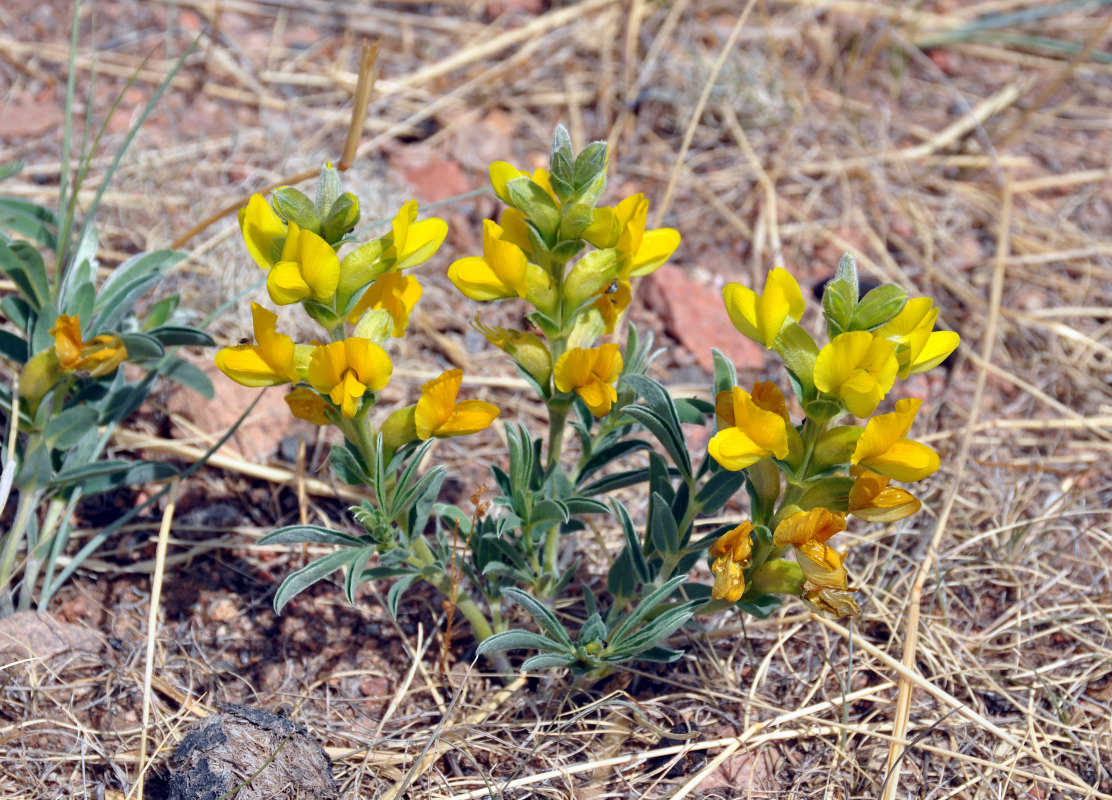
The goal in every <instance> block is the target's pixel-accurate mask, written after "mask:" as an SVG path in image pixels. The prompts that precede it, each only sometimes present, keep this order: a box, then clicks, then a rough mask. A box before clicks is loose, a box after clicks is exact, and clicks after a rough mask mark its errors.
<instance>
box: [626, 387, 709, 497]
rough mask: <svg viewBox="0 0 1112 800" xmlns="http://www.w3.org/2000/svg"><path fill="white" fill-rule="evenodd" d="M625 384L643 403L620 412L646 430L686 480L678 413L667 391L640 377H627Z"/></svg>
mask: <svg viewBox="0 0 1112 800" xmlns="http://www.w3.org/2000/svg"><path fill="white" fill-rule="evenodd" d="M626 381H627V382H628V383H629V385H630V386H632V387H633V389H634V391H636V392H637V394H638V395H639V396H640V397H641V398H642V399H643V400H644V401H645V406H626V407H625V408H623V409H622V411H623V412H624V413H626V414H628V415H629V416H631V417H633V418H634V419H636V420H637V421H638V422H640V423H641V424H642V425H644V426H645V427H646V428H648V429H649V430H650V431H651V432H652V434H653V435H654V436H655V437H656V438H657V440H658V441H659V442H660V444H661V445H662V446H663V447H664V449H665V450H666V451H667V452H668V455H670V456H671V457H672V463H674V464H675V465H676V467H677V468H678V469H679V470H680V473H681V474H682V476H683V477H685V478H688V479H690V478H691V477H692V475H691V457H690V455H688V452H687V444H686V442H685V441H684V438H683V430H682V429H681V428H680V417H679V413H678V412H677V411H676V406H675V403H673V402H672V398H671V396H670V395H669V394H668V391H667V390H666V389H665V388H664V387H663V386H661V385H660V384H659V383H657V382H656V381H654V380H653V379H651V378H648V377H645V376H644V375H630V376H629V377H628V378H626Z"/></svg>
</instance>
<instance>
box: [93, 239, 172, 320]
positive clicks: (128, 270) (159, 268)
mask: <svg viewBox="0 0 1112 800" xmlns="http://www.w3.org/2000/svg"><path fill="white" fill-rule="evenodd" d="M183 258H185V253H181V252H178V251H176V250H154V251H152V252H150V253H138V254H136V255H133V256H132V257H131V258H129V259H127V260H126V261H124V262H123V263H122V264H120V265H119V266H118V267H116V268H115V269H114V270H112V272H111V273H110V274H109V275H108V277H107V278H105V280H104V284H103V285H102V286H101V287H100V296H99V297H98V298H97V304H96V310H97V311H100V310H101V309H103V308H108V307H109V306H112V305H114V304H115V302H116V298H117V297H119V296H120V295H121V293H124V289H125V287H127V286H129V285H131V284H133V283H134V282H135V281H136V280H137V279H139V278H146V277H149V276H151V275H156V274H159V273H162V272H165V271H166V270H168V269H169V268H170V267H172V266H174V265H175V264H177V263H178V262H179V261H181V260H182V259H183Z"/></svg>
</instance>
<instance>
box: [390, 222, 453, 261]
mask: <svg viewBox="0 0 1112 800" xmlns="http://www.w3.org/2000/svg"><path fill="white" fill-rule="evenodd" d="M447 235H448V223H447V222H445V221H444V220H442V219H438V218H437V217H431V218H429V219H423V220H421V221H420V222H415V223H413V224H412V225H410V226H409V232H408V235H407V237H406V241H405V248H404V249H403V250H401V251H399V252H398V261H397V263H396V264H395V265H394V269H409V268H410V267H416V266H417V265H418V264H424V263H425V262H426V261H428V260H429V259H430V258H432V257H433V254H435V253H436V251H437V250H438V249H440V245H442V244H443V243H444V238H445V237H446V236H447Z"/></svg>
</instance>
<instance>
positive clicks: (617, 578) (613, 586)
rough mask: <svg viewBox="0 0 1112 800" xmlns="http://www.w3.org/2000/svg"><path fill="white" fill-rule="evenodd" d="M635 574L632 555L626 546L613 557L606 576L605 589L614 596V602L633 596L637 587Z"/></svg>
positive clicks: (620, 601)
mask: <svg viewBox="0 0 1112 800" xmlns="http://www.w3.org/2000/svg"><path fill="white" fill-rule="evenodd" d="M635 575H636V572H635V571H634V569H633V557H632V555H631V554H630V550H629V547H628V546H627V547H625V548H623V549H622V552H621V553H619V554H618V557H617V558H615V559H614V563H613V564H612V565H611V566H610V573H609V574H608V575H607V576H606V590H607V591H608V592H610V594H611V595H612V596H613V597H614V600H615V602H617V603H619V604H620V603H622V601H625V600H628V599H629V598H631V597H633V593H634V592H635V591H636V589H637V581H636V579H635V577H634V576H635Z"/></svg>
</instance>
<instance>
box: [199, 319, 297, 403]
mask: <svg viewBox="0 0 1112 800" xmlns="http://www.w3.org/2000/svg"><path fill="white" fill-rule="evenodd" d="M251 319H252V322H253V324H254V329H255V342H256V343H255V344H242V345H238V346H236V347H225V348H223V349H221V350H220V351H219V352H218V353H217V354H216V366H217V368H218V369H219V370H220V371H221V372H223V373H224V374H225V375H227V376H228V377H229V378H231V379H232V380H233V381H235V382H236V383H238V384H240V385H242V386H278V385H279V384H283V383H297V381H298V380H299V376H298V370H297V366H298V362H299V361H304V360H306V358H307V354H308V351H309V350H310V349H311V348H309V346H308V345H294V343H293V339H291V338H290V337H289V336H286V335H285V334H284V333H278V331H277V326H278V315H277V314H275V313H274V312H273V311H268V310H267V309H265V308H263V307H262V306H260V305H259V304H258V303H252V304H251ZM299 349H300V351H301V352H300V353H299Z"/></svg>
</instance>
